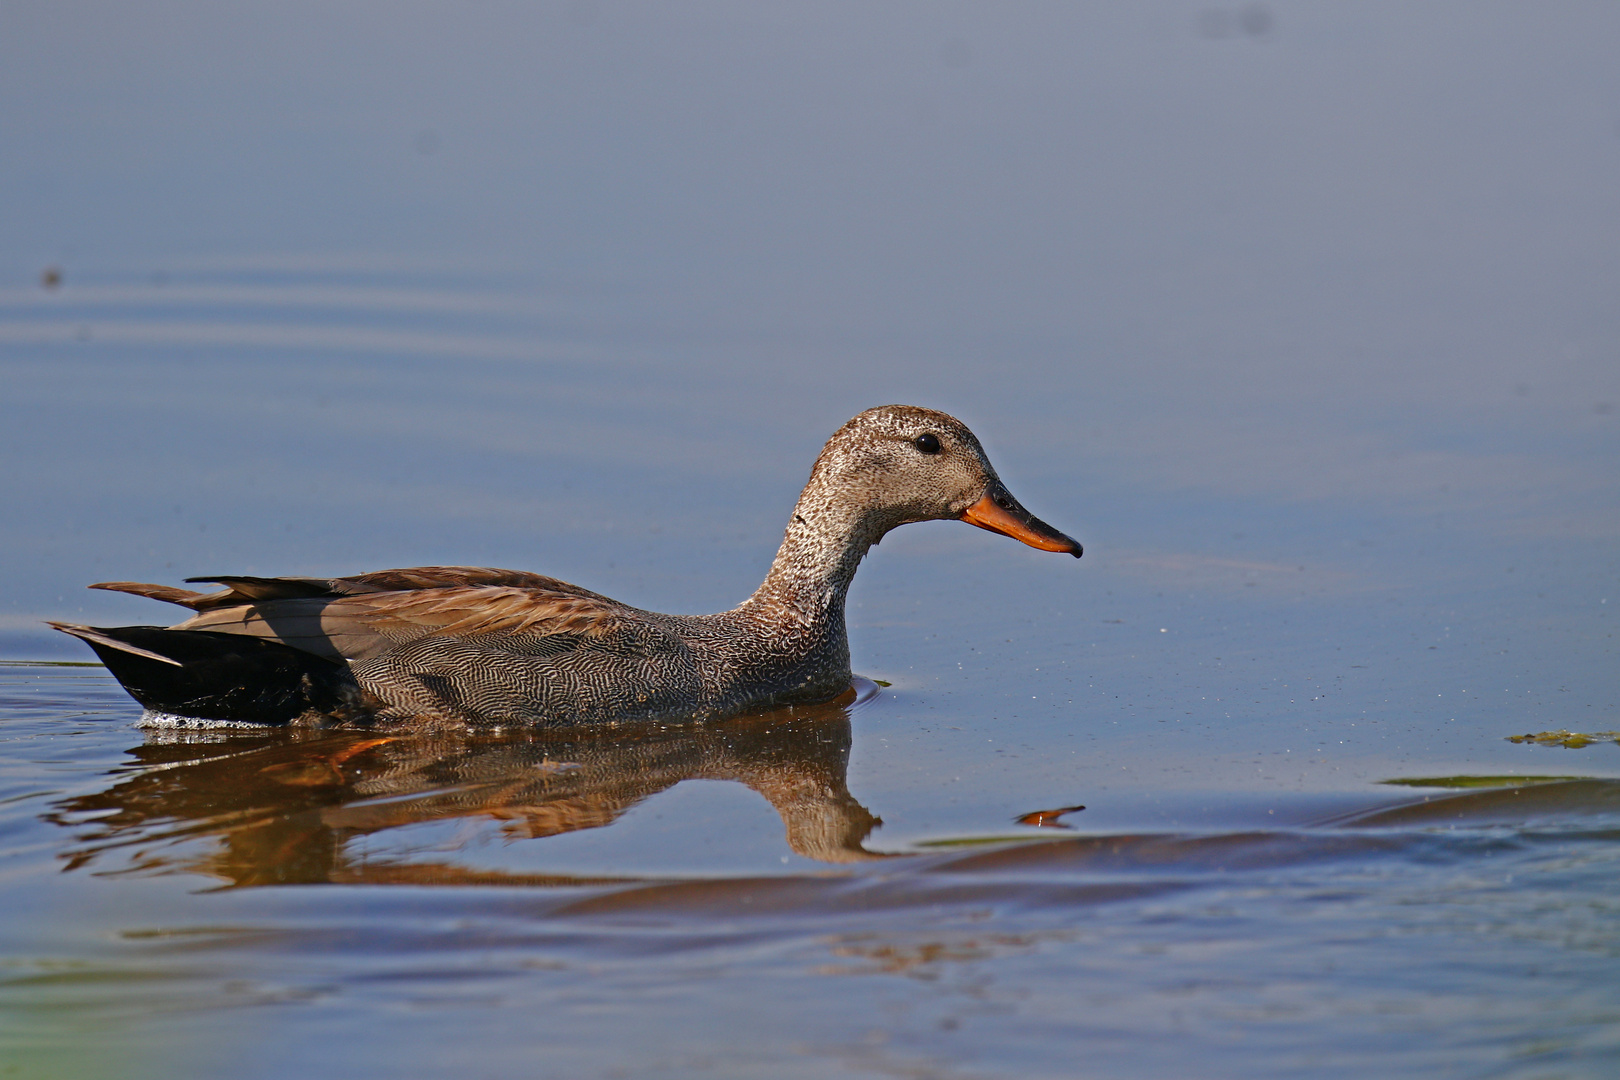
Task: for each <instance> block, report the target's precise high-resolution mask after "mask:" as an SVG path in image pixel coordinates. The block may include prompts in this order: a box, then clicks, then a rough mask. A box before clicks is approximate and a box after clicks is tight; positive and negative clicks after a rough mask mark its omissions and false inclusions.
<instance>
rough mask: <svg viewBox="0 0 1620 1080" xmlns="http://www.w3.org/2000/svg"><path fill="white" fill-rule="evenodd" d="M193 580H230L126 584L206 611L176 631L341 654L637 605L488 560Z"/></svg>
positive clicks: (561, 628)
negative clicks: (329, 574) (184, 586)
mask: <svg viewBox="0 0 1620 1080" xmlns="http://www.w3.org/2000/svg"><path fill="white" fill-rule="evenodd" d="M191 580H192V581H197V580H206V581H208V582H211V583H213V584H219V585H224V586H225V587H226V588H225V590H224V591H222V592H217V593H210V594H206V595H204V594H189V595H186V596H171V595H165V594H162V593H159V592H156V591H154V590H156V589H158V588H160V587H155V586H140V587H139V589H136V588H129V587H123V588H118V591H121V592H137V594H138V595H143V596H153V597H154V598H155V599H164V600H171V601H172V602H174V603H180V604H182V605H184V606H186V607H189V608H191V609H192V610H194V611H196V612H197V614H196V615H194V616H193V617H192V618H190V619H187V620H186V621H185V622H182V623H180V624H179V625H177V626H175V627H173V628H172V629H175V630H207V631H212V632H215V633H227V634H242V635H246V636H249V637H256V638H264V639H268V640H272V641H278V642H281V643H282V644H284V645H288V646H291V647H292V648H295V649H301V650H303V651H305V652H309V653H313V654H315V655H316V656H321V657H325V658H326V659H329V660H339V661H360V660H370V659H374V658H376V657H378V656H382V655H384V654H386V653H388V652H389V651H391V650H393V649H395V648H398V647H399V646H401V645H404V644H406V643H408V642H412V641H416V640H417V639H420V638H424V637H429V636H443V637H458V638H473V637H489V636H508V635H523V636H525V637H529V638H536V637H541V638H543V637H548V636H557V637H560V638H575V639H577V638H591V637H603V636H606V635H607V634H609V633H611V632H612V631H613V630H614V628H615V627H617V626H619V625H621V624H622V622H623V619H624V615H625V614H626V613H627V612H628V611H629V609H628V608H626V607H625V606H624V605H622V604H619V603H617V602H616V601H613V600H609V599H608V598H606V597H604V596H600V595H598V594H596V593H593V592H590V591H588V590H585V589H581V588H579V587H577V586H574V585H569V584H568V583H567V582H562V581H558V580H557V579H555V578H549V577H545V576H543V575H541V574H529V573H523V572H521V571H513V570H493V569H489V568H485V567H462V566H448V567H446V566H430V567H416V568H413V569H409V570H382V571H378V572H376V573H371V574H361V575H358V576H355V577H349V578H259V577H249V576H230V577H217V578H207V579H196V578H193V579H191ZM128 584H129V583H123V582H109V583H107V584H106V585H103V586H101V587H103V588H108V587H119V586H125V585H128ZM172 592H174V593H180V592H182V590H172Z"/></svg>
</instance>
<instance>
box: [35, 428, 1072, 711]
mask: <svg viewBox="0 0 1620 1080" xmlns="http://www.w3.org/2000/svg"><path fill="white" fill-rule="evenodd" d="M941 519H945V520H958V521H965V522H967V523H969V524H971V525H977V526H979V527H980V528H983V529H989V530H991V531H992V532H998V533H1003V534H1005V535H1007V536H1011V537H1013V538H1015V539H1017V540H1021V541H1023V542H1024V543H1026V544H1029V545H1030V546H1031V547H1035V548H1039V549H1041V550H1043V551H1058V552H1066V553H1068V554H1070V555H1073V556H1074V557H1075V558H1079V557H1080V553H1081V548H1080V545H1079V544H1078V543H1076V542H1075V541H1074V540H1072V539H1070V538H1069V537H1067V536H1065V535H1064V534H1062V533H1060V532H1058V531H1057V530H1056V529H1053V528H1052V527H1051V526H1049V525H1047V524H1046V523H1045V522H1043V521H1041V520H1040V519H1038V518H1036V517H1035V516H1033V515H1032V514H1030V513H1029V511H1027V510H1025V509H1024V508H1023V507H1022V506H1021V505H1019V503H1018V500H1016V499H1014V498H1013V497H1012V495H1011V494H1009V493H1008V491H1007V489H1006V487H1005V486H1004V485H1003V484H1002V482H1001V479H1000V478H999V477H998V476H997V475H996V471H995V469H994V468H992V467H991V465H990V461H989V459H988V458H987V457H986V456H985V453H984V448H983V447H981V446H980V445H979V440H978V439H977V438H975V437H974V435H973V433H972V432H971V431H969V430H968V428H967V426H966V425H965V424H963V423H962V422H961V421H960V420H957V419H956V418H955V417H952V416H948V415H947V414H945V413H942V412H936V411H934V410H931V409H920V408H914V407H911V406H905V405H886V406H883V407H881V408H876V409H868V410H867V411H865V412H863V413H861V414H860V415H858V416H856V417H855V418H854V419H852V420H850V421H849V422H848V423H847V424H845V425H844V426H843V427H841V428H839V429H838V430H837V431H836V432H834V434H833V436H832V438H831V439H829V440H828V441H827V445H826V446H825V447H823V448H822V451H821V454H820V456H818V457H817V458H816V463H815V465H814V467H813V468H812V469H811V470H810V481H809V483H807V484H806V485H805V487H804V491H803V493H802V494H801V495H800V496H799V501H798V504H797V505H796V506H795V507H794V508H793V516H792V518H791V519H790V520H789V522H788V526H787V534H786V536H785V537H784V538H783V540H782V546H781V548H780V549H779V550H778V551H777V553H776V559H775V561H774V562H773V563H772V564H771V570H770V573H769V574H768V575H767V576H766V578H765V581H764V583H763V584H761V585H760V587H759V588H758V589H757V590H755V592H754V594H753V595H752V596H750V597H749V598H748V599H747V600H745V601H743V603H742V604H740V605H739V606H737V607H735V608H733V609H731V610H730V611H723V612H720V613H719V614H717V615H695V616H694V615H662V614H659V613H656V612H651V611H642V610H640V609H638V608H633V607H630V606H628V605H626V604H621V603H618V602H617V601H614V600H610V599H608V598H607V597H605V596H600V595H598V594H596V593H593V592H590V591H589V590H586V589H582V588H580V587H579V586H577V585H570V584H568V583H567V582H563V581H558V580H557V579H555V578H549V577H544V576H542V575H540V574H532V573H526V572H523V571H517V570H494V569H489V568H485V567H472V566H421V567H415V568H413V569H407V570H381V571H377V572H374V573H369V574H359V575H356V576H354V577H341V578H307V577H274V578H266V577H247V576H230V577H204V578H188V579H187V581H188V582H192V583H195V582H203V583H208V584H215V585H222V586H224V588H223V590H221V591H217V592H209V593H203V592H196V591H193V590H190V589H179V588H173V587H171V586H166V585H146V584H141V583H138V582H128V581H109V582H102V583H100V584H97V585H92V586H90V588H92V589H110V590H112V591H114V592H125V593H133V594H135V595H137V596H145V597H150V598H152V599H154V600H164V601H167V602H169V603H172V604H179V605H180V606H182V607H186V608H190V609H191V610H192V611H194V612H195V613H196V614H194V615H193V616H191V617H190V618H189V619H186V620H185V621H184V622H181V623H178V624H177V625H175V626H171V627H160V626H122V627H94V626H80V625H76V624H71V623H51V624H50V625H52V626H54V627H55V628H56V629H58V630H61V631H63V632H64V633H68V634H72V635H73V636H75V637H78V638H81V639H83V640H84V641H85V642H86V643H87V644H89V646H90V647H91V648H92V649H94V650H95V651H96V654H97V655H98V656H99V657H100V658H101V660H102V662H103V663H105V664H106V665H107V667H108V669H109V670H111V671H112V673H113V674H114V675H115V676H116V677H117V678H118V680H119V681H120V682H121V683H123V685H124V688H125V689H126V690H128V691H129V693H130V695H131V696H132V697H134V698H135V700H136V701H138V702H140V703H141V704H142V705H144V706H145V707H146V708H148V709H150V710H154V711H157V712H163V713H170V714H176V715H179V716H184V717H194V718H199V719H205V720H226V721H246V722H251V723H268V724H282V723H288V722H297V723H316V724H318V723H327V722H331V721H333V720H337V721H344V720H359V719H366V718H372V719H382V720H391V719H408V718H426V719H440V720H450V721H461V722H469V723H502V724H541V725H559V726H561V725H578V724H614V723H623V722H629V721H637V720H678V719H679V720H686V719H694V720H701V719H715V718H719V717H724V716H731V715H734V714H736V713H740V712H744V711H747V710H751V709H756V708H766V707H775V706H781V705H792V704H810V703H817V702H822V701H827V700H830V699H831V698H834V697H836V696H837V695H839V694H841V693H843V692H844V691H845V690H847V689H848V688H849V686H850V679H851V674H850V666H849V638H848V636H847V634H846V632H845V628H844V599H845V596H846V595H847V594H848V592H849V584H850V581H851V579H853V578H854V576H855V569H856V567H857V566H858V565H859V564H860V561H861V559H862V558H863V557H864V556H865V555H866V553H867V551H868V550H869V549H870V548H871V547H872V545H874V544H876V543H877V542H878V541H879V540H880V539H882V537H883V535H884V534H885V533H887V532H888V531H889V530H890V529H893V528H895V527H896V526H899V525H904V524H907V523H908V522H913V521H933V520H941Z"/></svg>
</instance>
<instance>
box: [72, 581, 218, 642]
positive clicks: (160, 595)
mask: <svg viewBox="0 0 1620 1080" xmlns="http://www.w3.org/2000/svg"><path fill="white" fill-rule="evenodd" d="M86 587H87V588H91V589H106V590H107V591H108V592H121V593H129V594H131V595H132V596H144V597H146V598H147V599H150V600H162V601H163V602H164V603H166V604H179V605H180V606H181V607H188V608H191V609H193V610H196V607H197V601H198V600H201V599H203V598H204V597H205V596H207V595H208V594H207V593H200V592H198V591H196V590H195V589H177V588H175V587H174V586H173V585H148V584H146V583H145V582H141V581H98V582H96V583H95V584H94V585H89V586H86ZM52 625H55V624H54V623H53V624H52ZM57 629H59V630H60V629H61V627H57ZM64 633H72V631H64ZM86 640H89V639H86Z"/></svg>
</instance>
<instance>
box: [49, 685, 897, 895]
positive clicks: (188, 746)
mask: <svg viewBox="0 0 1620 1080" xmlns="http://www.w3.org/2000/svg"><path fill="white" fill-rule="evenodd" d="M854 700H855V695H854V692H853V691H851V692H849V693H848V694H846V695H845V696H844V697H841V698H839V699H838V700H837V701H834V702H832V703H829V704H826V705H820V706H810V707H804V706H801V707H796V708H790V709H778V710H774V711H771V712H768V713H760V714H756V715H752V716H743V717H736V718H734V719H731V720H727V721H723V722H719V723H712V724H706V725H702V726H692V727H680V728H665V727H640V728H630V729H627V728H618V729H614V730H611V731H598V732H591V731H576V732H557V731H543V730H542V731H537V730H523V731H510V730H505V731H491V730H487V729H483V730H480V729H477V728H467V727H453V728H452V727H436V728H433V729H428V730H422V729H410V730H394V729H387V728H380V727H379V728H373V729H369V730H363V731H356V730H344V729H336V730H326V731H310V730H303V731H298V730H286V729H281V730H275V731H267V732H262V733H261V732H248V733H244V732H237V731H231V732H228V733H224V732H218V731H210V732H198V731H187V730H182V731H159V732H153V733H152V734H151V735H150V736H149V739H148V741H147V743H146V744H145V745H142V746H138V747H135V748H134V749H132V750H131V751H130V754H131V756H132V757H133V758H134V759H135V763H134V766H133V767H132V768H130V769H126V770H121V772H120V775H121V779H119V780H118V782H117V783H115V784H113V785H112V786H111V787H109V788H107V789H106V790H105V791H102V792H98V793H96V794H94V795H84V796H80V797H77V798H73V799H66V800H63V801H62V802H60V803H57V804H56V806H55V807H54V809H53V811H52V813H51V814H50V815H49V819H50V820H52V821H55V822H56V823H58V824H61V825H65V826H68V827H70V828H74V829H76V830H78V831H79V833H80V840H81V843H80V844H78V845H77V846H76V847H74V848H73V849H71V850H69V851H68V852H67V854H66V856H65V857H66V858H67V859H68V865H67V867H66V869H77V868H79V867H81V866H85V865H87V864H90V863H93V862H96V861H97V860H98V859H102V858H103V857H105V856H107V855H110V854H111V853H113V852H114V851H118V852H120V853H121V854H123V855H124V856H125V857H126V858H127V859H128V863H127V870H126V871H125V872H165V871H176V870H180V871H193V872H202V873H207V874H212V875H214V876H217V877H219V878H222V879H224V880H225V881H227V882H229V883H230V884H231V885H234V886H244V885H273V884H313V883H323V882H331V883H345V884H439V885H448V884H564V883H568V884H585V883H587V881H586V879H581V878H563V877H557V876H549V875H534V874H527V875H525V874H505V873H501V872H499V871H487V872H486V871H476V870H471V869H468V868H464V867H459V866H456V865H454V864H450V863H443V862H440V863H423V862H418V861H414V860H413V861H408V862H407V861H400V860H392V861H378V860H376V859H375V858H371V859H365V860H361V859H356V858H352V857H350V855H349V854H348V852H347V851H346V845H347V841H348V840H349V839H350V838H351V837H355V836H363V835H367V834H372V833H380V832H383V831H385V830H388V829H394V828H397V827H399V826H403V825H412V824H417V823H420V822H427V821H438V820H443V819H447V818H479V817H483V818H491V819H494V820H496V821H499V822H501V826H500V827H501V831H502V832H503V833H505V834H506V835H507V836H509V837H511V838H514V839H534V838H540V837H546V836H555V835H558V834H560V833H567V832H573V831H575V830H578V829H592V828H599V827H602V826H605V825H611V824H612V823H613V822H614V821H615V820H617V819H618V818H619V816H620V815H622V814H623V813H624V812H625V811H626V810H628V809H629V808H630V807H632V806H634V805H636V804H637V803H639V802H641V801H642V800H644V799H646V798H648V797H649V796H651V795H654V794H657V793H658V792H660V791H663V790H665V789H666V788H670V787H673V786H674V785H676V784H678V783H680V782H681V781H682V780H690V779H703V780H734V781H736V782H738V783H741V784H744V785H746V786H748V787H749V788H752V789H753V790H754V791H757V792H759V794H761V795H763V796H764V797H765V798H766V800H768V801H769V802H770V804H771V805H772V806H773V807H775V808H776V811H777V813H779V814H780V815H781V816H782V824H783V826H784V827H785V829H786V833H787V842H788V845H789V847H791V848H792V849H793V850H794V851H795V852H797V853H798V854H800V855H803V856H806V857H808V858H812V859H818V860H820V861H823V862H831V863H848V862H855V861H859V860H864V859H871V858H878V857H879V856H877V855H875V854H872V853H870V852H867V851H866V850H865V849H864V848H863V847H862V846H861V843H862V841H863V840H864V839H865V838H866V836H867V834H868V833H870V832H871V830H872V829H873V828H874V827H875V826H876V825H878V824H879V820H878V819H877V818H876V817H874V816H873V815H872V814H871V813H870V812H869V811H868V810H867V809H866V808H865V807H864V806H862V805H861V804H860V803H859V802H857V801H856V800H855V799H854V797H853V796H851V795H850V793H849V789H848V787H847V785H846V779H845V777H846V773H847V770H848V766H849V750H850V741H851V728H850V719H849V706H850V705H851V704H852V703H853V702H854ZM209 838H212V839H214V840H216V841H217V844H216V845H215V846H214V848H213V850H211V851H210V852H209V853H208V854H206V855H203V856H201V857H199V856H198V855H197V852H196V848H195V847H194V846H193V845H192V844H190V843H188V841H195V840H198V839H209Z"/></svg>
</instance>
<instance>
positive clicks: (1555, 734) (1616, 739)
mask: <svg viewBox="0 0 1620 1080" xmlns="http://www.w3.org/2000/svg"><path fill="white" fill-rule="evenodd" d="M1507 741H1508V742H1511V743H1535V744H1536V745H1537V746H1562V747H1564V748H1565V749H1568V750H1579V749H1580V748H1581V747H1583V746H1591V745H1592V744H1593V743H1597V742H1606V743H1620V731H1593V732H1590V733H1587V734H1582V733H1581V732H1578V731H1542V732H1537V733H1535V734H1533V735H1509V736H1508V737H1507Z"/></svg>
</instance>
